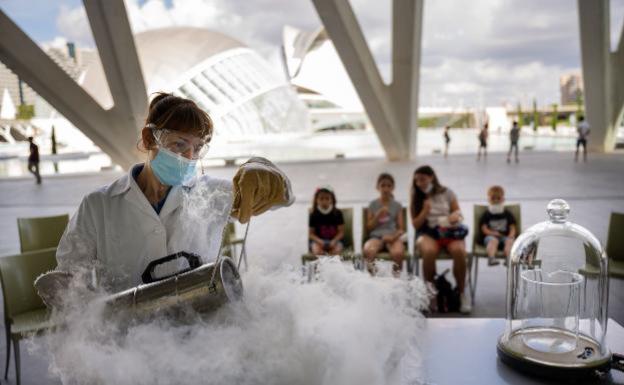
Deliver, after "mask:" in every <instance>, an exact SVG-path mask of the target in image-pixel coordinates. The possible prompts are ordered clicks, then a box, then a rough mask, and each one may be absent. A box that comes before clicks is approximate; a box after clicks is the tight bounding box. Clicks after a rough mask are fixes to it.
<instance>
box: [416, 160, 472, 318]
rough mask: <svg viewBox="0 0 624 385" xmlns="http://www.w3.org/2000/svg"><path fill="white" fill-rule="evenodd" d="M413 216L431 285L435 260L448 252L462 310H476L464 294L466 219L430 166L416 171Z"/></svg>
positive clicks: (454, 196)
mask: <svg viewBox="0 0 624 385" xmlns="http://www.w3.org/2000/svg"><path fill="white" fill-rule="evenodd" d="M410 195H411V199H410V200H411V208H410V212H411V217H412V224H413V225H414V228H415V229H416V247H417V248H418V250H417V252H419V254H420V255H421V257H422V259H423V273H424V277H425V280H426V281H427V282H431V283H433V282H434V278H435V274H436V266H435V259H436V257H437V256H438V254H439V253H440V251H441V250H443V249H446V251H447V252H448V253H449V255H450V256H451V257H452V258H453V276H454V277H455V281H456V283H457V289H458V291H459V294H460V303H461V305H460V311H461V312H462V313H469V312H470V311H471V310H472V304H471V302H470V298H469V297H468V296H467V295H466V294H465V293H464V288H465V282H466V243H465V242H464V238H465V237H466V235H467V233H468V229H467V228H466V227H465V226H464V225H462V224H461V222H462V220H463V216H462V213H461V210H460V208H459V203H458V202H457V196H456V195H455V193H454V192H453V191H451V189H449V188H447V187H444V186H442V185H441V184H440V182H439V181H438V177H437V176H436V174H435V172H434V171H433V169H432V168H431V167H430V166H421V167H419V168H417V169H416V171H414V177H413V181H412V188H411V193H410Z"/></svg>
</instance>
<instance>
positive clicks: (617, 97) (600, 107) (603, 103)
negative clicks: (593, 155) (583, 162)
mask: <svg viewBox="0 0 624 385" xmlns="http://www.w3.org/2000/svg"><path fill="white" fill-rule="evenodd" d="M578 13H579V25H580V41H581V59H582V64H583V83H584V88H585V112H586V120H587V122H588V123H589V125H590V127H591V133H590V138H589V146H590V149H591V150H594V151H600V152H604V151H612V150H613V149H614V147H615V134H616V128H617V123H618V119H619V118H621V114H622V108H623V107H624V70H623V67H624V49H623V48H622V47H623V42H622V38H620V42H619V44H618V49H617V51H616V52H613V53H612V52H611V49H610V27H609V24H610V22H609V0H578Z"/></svg>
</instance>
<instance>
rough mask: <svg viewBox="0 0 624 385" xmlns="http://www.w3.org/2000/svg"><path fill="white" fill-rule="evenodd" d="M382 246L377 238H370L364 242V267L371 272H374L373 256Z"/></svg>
mask: <svg viewBox="0 0 624 385" xmlns="http://www.w3.org/2000/svg"><path fill="white" fill-rule="evenodd" d="M382 247H383V242H382V240H381V239H377V238H371V239H369V240H368V241H366V243H365V244H364V250H363V251H364V253H363V254H364V260H365V261H366V267H367V268H368V271H369V272H370V273H371V274H373V272H374V265H373V262H374V261H375V257H376V256H377V253H379V250H381V248H382Z"/></svg>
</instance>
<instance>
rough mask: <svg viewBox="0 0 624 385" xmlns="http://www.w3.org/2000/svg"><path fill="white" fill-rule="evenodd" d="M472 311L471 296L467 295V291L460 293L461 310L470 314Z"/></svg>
mask: <svg viewBox="0 0 624 385" xmlns="http://www.w3.org/2000/svg"><path fill="white" fill-rule="evenodd" d="M471 311H472V301H471V300H470V297H468V296H467V295H466V293H461V294H460V295H459V312H460V313H462V314H470V312H471Z"/></svg>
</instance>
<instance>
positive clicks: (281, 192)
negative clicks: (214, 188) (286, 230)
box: [232, 157, 295, 223]
mask: <svg viewBox="0 0 624 385" xmlns="http://www.w3.org/2000/svg"><path fill="white" fill-rule="evenodd" d="M233 185H234V186H233V188H234V190H233V193H234V203H233V204H232V216H234V217H236V218H238V220H239V221H240V223H247V222H249V219H250V218H251V216H252V215H254V216H255V215H260V214H262V213H263V212H265V211H267V210H268V209H271V208H272V209H276V208H279V207H284V206H290V205H291V204H292V203H293V202H294V201H295V197H294V196H293V193H292V190H291V188H290V180H288V177H286V175H284V173H283V172H282V171H280V169H278V168H277V166H275V165H274V164H273V163H271V161H269V160H268V159H265V158H260V157H254V158H251V159H249V160H248V161H247V162H245V163H244V164H242V165H241V166H240V168H239V169H238V171H237V172H236V175H235V176H234V180H233Z"/></svg>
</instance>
